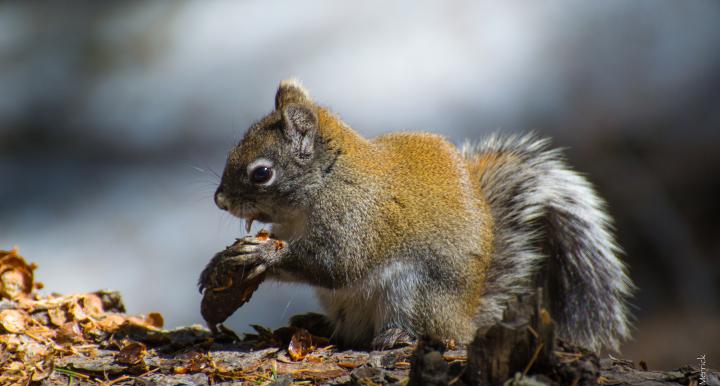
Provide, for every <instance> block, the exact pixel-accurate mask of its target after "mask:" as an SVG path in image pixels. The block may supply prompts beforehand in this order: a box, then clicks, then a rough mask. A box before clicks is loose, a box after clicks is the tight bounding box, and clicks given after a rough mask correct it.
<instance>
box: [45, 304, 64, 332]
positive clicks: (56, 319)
mask: <svg viewBox="0 0 720 386" xmlns="http://www.w3.org/2000/svg"><path fill="white" fill-rule="evenodd" d="M47 313H48V317H49V318H50V323H52V324H54V325H55V326H58V327H60V326H62V325H63V324H65V323H67V314H66V313H65V310H63V309H62V307H53V308H49V309H48V310H47Z"/></svg>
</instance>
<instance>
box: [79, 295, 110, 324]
mask: <svg viewBox="0 0 720 386" xmlns="http://www.w3.org/2000/svg"><path fill="white" fill-rule="evenodd" d="M81 304H82V309H83V311H84V312H85V313H86V314H87V315H90V316H92V317H93V318H97V317H99V316H101V315H102V314H103V312H104V311H105V310H104V309H103V303H102V300H101V299H100V297H99V296H97V295H95V294H84V295H82V297H81Z"/></svg>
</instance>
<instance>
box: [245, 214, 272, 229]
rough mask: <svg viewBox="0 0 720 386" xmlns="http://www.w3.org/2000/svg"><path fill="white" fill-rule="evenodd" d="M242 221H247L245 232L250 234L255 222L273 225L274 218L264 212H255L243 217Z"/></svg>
mask: <svg viewBox="0 0 720 386" xmlns="http://www.w3.org/2000/svg"><path fill="white" fill-rule="evenodd" d="M242 219H244V220H245V232H247V233H250V227H252V224H253V221H255V220H257V221H260V222H263V223H271V222H272V218H271V217H270V216H269V215H268V214H266V213H262V212H255V213H252V214H246V215H245V216H242Z"/></svg>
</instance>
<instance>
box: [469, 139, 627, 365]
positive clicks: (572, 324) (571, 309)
mask: <svg viewBox="0 0 720 386" xmlns="http://www.w3.org/2000/svg"><path fill="white" fill-rule="evenodd" d="M548 145H549V141H548V140H546V139H538V138H536V137H535V136H533V135H526V136H522V137H515V136H510V137H507V138H499V137H491V138H489V139H487V140H486V141H484V142H483V143H481V144H479V145H466V146H464V148H463V153H464V155H465V157H466V158H467V159H468V160H469V161H470V165H471V167H472V168H473V172H474V173H475V174H476V176H477V177H478V178H479V182H480V186H481V190H482V192H483V193H484V194H485V195H486V199H487V200H488V202H489V203H490V207H491V211H492V214H493V217H494V219H495V225H494V226H495V230H496V231H495V236H496V239H495V242H494V247H495V252H494V255H493V261H492V263H491V266H490V268H489V271H488V277H487V281H486V289H485V292H484V294H483V299H482V304H483V306H484V307H485V310H484V312H482V313H485V314H486V315H490V317H492V318H495V320H497V319H499V318H500V317H501V316H502V310H503V309H504V304H506V302H507V301H508V300H510V298H511V297H514V296H515V295H518V294H526V293H528V292H530V291H532V289H533V288H534V287H535V286H540V285H542V286H544V287H545V291H546V295H547V296H546V298H547V299H548V300H549V301H550V312H551V314H552V316H553V318H554V319H555V320H556V321H557V324H558V328H559V330H558V334H559V336H560V337H562V338H564V339H566V340H569V341H570V342H573V343H576V344H579V345H582V346H585V347H588V348H590V349H593V350H596V351H597V350H599V349H600V348H601V347H610V348H613V349H617V347H618V344H619V341H620V340H621V339H623V338H627V337H628V336H629V331H628V330H629V327H628V321H627V310H626V299H627V297H628V296H629V292H630V290H631V288H632V283H631V282H630V279H629V278H628V276H627V274H626V269H625V266H624V264H623V263H622V262H621V261H620V260H619V259H618V254H619V252H620V249H619V247H618V246H617V244H616V243H615V239H614V238H613V235H612V234H611V227H612V226H611V220H610V218H609V217H608V214H607V213H606V212H605V210H604V205H605V204H604V202H603V201H602V199H600V198H599V197H598V196H597V195H596V193H595V191H594V190H593V188H592V187H591V185H590V183H589V182H588V181H587V180H586V179H585V178H583V177H582V176H580V175H579V174H577V173H576V172H574V171H572V170H571V169H570V168H569V167H568V166H567V165H566V163H565V161H564V159H563V157H562V155H561V153H560V151H559V150H549V149H548ZM488 311H489V312H488ZM487 322H491V321H487Z"/></svg>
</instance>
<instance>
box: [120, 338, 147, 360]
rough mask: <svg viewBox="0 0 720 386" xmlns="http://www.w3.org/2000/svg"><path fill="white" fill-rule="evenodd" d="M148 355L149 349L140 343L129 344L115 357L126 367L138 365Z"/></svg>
mask: <svg viewBox="0 0 720 386" xmlns="http://www.w3.org/2000/svg"><path fill="white" fill-rule="evenodd" d="M146 355H147V347H145V345H144V344H142V343H140V342H128V343H126V344H125V345H124V346H123V347H122V348H121V349H120V351H119V352H118V353H117V354H116V355H115V361H117V362H118V363H120V364H124V365H131V366H132V365H136V364H138V363H140V362H142V360H143V359H145V356H146Z"/></svg>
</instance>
